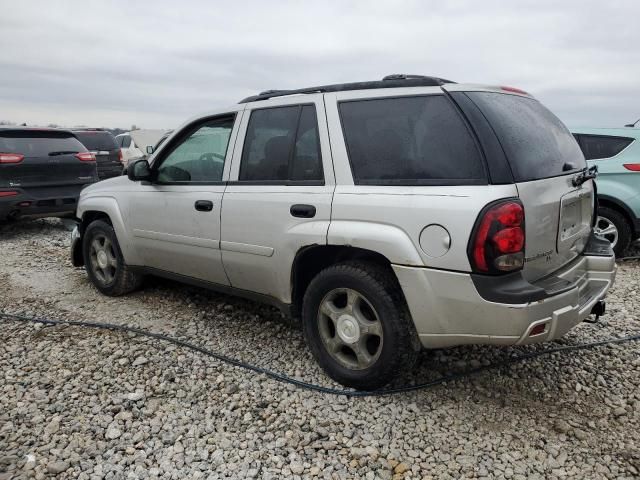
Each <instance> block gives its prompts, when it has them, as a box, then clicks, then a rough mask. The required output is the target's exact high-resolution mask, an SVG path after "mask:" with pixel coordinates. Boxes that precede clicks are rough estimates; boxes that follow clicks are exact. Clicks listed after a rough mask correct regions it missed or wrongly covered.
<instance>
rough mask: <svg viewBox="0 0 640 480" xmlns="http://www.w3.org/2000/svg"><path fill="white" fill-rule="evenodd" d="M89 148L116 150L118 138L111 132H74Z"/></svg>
mask: <svg viewBox="0 0 640 480" xmlns="http://www.w3.org/2000/svg"><path fill="white" fill-rule="evenodd" d="M73 133H74V135H75V136H76V137H78V139H79V140H80V141H81V142H82V143H83V145H84V146H85V147H87V149H88V150H115V149H117V148H118V144H117V143H116V139H115V137H114V136H113V135H111V134H110V133H109V132H73Z"/></svg>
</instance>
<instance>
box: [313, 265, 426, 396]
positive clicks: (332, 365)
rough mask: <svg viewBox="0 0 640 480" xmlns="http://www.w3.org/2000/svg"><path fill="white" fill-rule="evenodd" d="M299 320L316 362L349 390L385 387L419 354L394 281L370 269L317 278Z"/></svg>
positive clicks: (334, 269)
mask: <svg viewBox="0 0 640 480" xmlns="http://www.w3.org/2000/svg"><path fill="white" fill-rule="evenodd" d="M302 320H303V330H304V334H305V338H306V340H307V344H308V345H309V348H310V349H311V352H312V354H313V356H314V357H315V359H316V361H317V362H318V363H319V364H320V366H321V367H322V368H323V369H324V370H325V371H326V372H327V374H328V375H329V376H330V377H331V378H333V379H334V380H336V381H338V382H340V383H341V384H343V385H345V386H348V387H353V388H357V389H366V390H373V389H376V388H380V387H382V386H384V385H386V384H387V383H389V382H390V381H391V380H393V379H394V378H396V377H397V376H399V375H401V374H402V372H403V371H406V370H407V369H409V368H410V367H411V366H412V365H413V364H414V362H415V360H416V358H417V352H418V351H419V348H420V346H419V341H418V338H417V335H416V332H415V328H414V326H413V322H412V320H411V318H410V316H409V313H408V311H407V307H406V304H405V301H404V298H403V296H402V292H401V290H400V287H399V285H398V284H397V281H396V279H395V277H394V276H393V274H392V272H390V271H389V270H388V269H387V268H384V267H382V266H379V265H377V264H373V263H365V262H354V263H344V264H339V265H334V266H331V267H328V268H326V269H325V270H323V271H322V272H320V273H319V274H318V275H317V276H316V277H315V278H314V279H313V280H312V281H311V283H310V284H309V287H308V288H307V291H306V292H305V295H304V300H303V309H302Z"/></svg>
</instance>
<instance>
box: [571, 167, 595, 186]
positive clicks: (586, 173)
mask: <svg viewBox="0 0 640 480" xmlns="http://www.w3.org/2000/svg"><path fill="white" fill-rule="evenodd" d="M597 176H598V166H597V165H594V166H593V167H591V168H586V167H585V168H584V170H582V171H581V172H580V173H579V174H578V175H576V176H575V177H573V180H572V181H571V183H573V186H574V187H579V186H580V185H582V184H583V183H584V182H586V181H587V180H591V179H593V178H596V177H597Z"/></svg>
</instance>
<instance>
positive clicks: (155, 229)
mask: <svg viewBox="0 0 640 480" xmlns="http://www.w3.org/2000/svg"><path fill="white" fill-rule="evenodd" d="M239 115H240V113H239V112H232V113H229V114H226V115H217V116H214V117H208V118H206V119H201V120H198V122H196V123H194V124H192V125H189V126H187V127H186V128H184V129H183V131H182V132H181V134H179V135H177V136H176V137H174V138H173V139H172V141H171V144H169V145H167V146H166V147H165V148H163V149H162V151H161V152H159V154H158V157H156V158H155V159H154V162H153V165H152V168H151V171H152V181H151V182H150V183H149V184H147V185H145V184H140V185H139V186H138V190H137V191H136V193H135V195H134V198H133V199H132V202H131V204H130V216H131V225H132V235H133V239H134V242H135V246H136V249H137V250H138V252H139V253H140V255H141V256H142V258H143V260H144V264H145V266H146V267H148V268H151V269H157V270H159V271H160V272H158V273H162V272H170V273H173V274H178V275H181V276H183V277H188V278H195V279H199V280H204V281H207V282H213V283H217V284H222V285H228V284H229V281H228V279H227V276H226V275H225V273H224V269H223V268H222V259H221V255H220V208H221V206H222V195H223V193H224V189H225V180H226V178H228V171H229V168H228V165H229V162H228V161H227V157H229V158H230V157H231V151H232V148H228V147H229V145H233V139H234V138H235V136H236V134H237V130H238V124H239V122H238V121H237V120H236V117H237V116H238V117H239ZM188 278H184V280H188Z"/></svg>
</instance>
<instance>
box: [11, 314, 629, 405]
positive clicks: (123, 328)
mask: <svg viewBox="0 0 640 480" xmlns="http://www.w3.org/2000/svg"><path fill="white" fill-rule="evenodd" d="M0 319H4V320H5V321H17V322H25V323H26V322H29V323H42V324H44V325H70V326H76V327H86V328H97V329H103V330H112V331H119V332H129V333H133V334H136V335H141V336H144V337H149V338H154V339H156V340H162V341H164V342H169V343H173V344H174V345H178V346H180V347H184V348H188V349H190V350H193V351H196V352H199V353H202V354H204V355H207V356H209V357H212V358H215V359H216V360H219V361H221V362H224V363H228V364H230V365H233V366H234V367H240V368H244V369H245V370H249V371H252V372H255V373H261V374H264V375H266V376H267V377H269V378H272V379H273V380H276V381H278V382H282V383H288V384H291V385H295V386H296V387H300V388H304V389H307V390H313V391H316V392H320V393H325V394H330V395H343V396H349V397H372V396H381V395H391V394H395V393H406V392H412V391H415V390H423V389H427V388H433V387H435V386H437V385H441V384H443V383H446V382H452V381H455V380H460V379H463V378H466V377H469V376H471V375H476V374H478V373H481V372H484V371H487V370H492V369H496V368H500V367H505V366H509V365H513V364H515V363H519V362H523V361H525V360H530V359H533V358H537V357H541V356H543V355H550V354H552V353H558V352H572V351H576V350H586V349H589V348H596V347H601V346H604V345H612V344H619V343H627V342H632V341H637V340H640V333H638V334H635V335H629V336H626V337H621V338H609V339H606V340H600V341H596V342H589V343H582V344H579V345H566V346H560V347H552V348H546V349H544V350H539V351H537V352H531V353H524V354H521V355H517V356H515V357H511V358H508V359H506V360H503V361H501V362H498V363H494V364H490V365H485V366H481V367H478V368H473V369H471V370H467V371H465V372H460V373H453V374H450V375H446V376H444V377H440V378H438V379H436V380H432V381H430V382H424V383H418V384H415V385H408V386H405V387H398V388H389V389H384V390H374V391H363V390H346V389H337V388H329V387H323V386H322V385H316V384H313V383H308V382H303V381H301V380H297V379H295V378H292V377H289V376H287V375H284V374H282V373H278V372H275V371H273V370H269V369H266V368H263V367H258V366H256V365H251V364H249V363H245V362H243V361H241V360H237V359H235V358H232V357H228V356H226V355H223V354H220V353H216V352H214V351H212V350H209V349H207V348H204V347H201V346H199V345H195V344H193V343H189V342H186V341H184V340H180V339H178V338H174V337H169V336H167V335H163V334H161V333H154V332H149V331H147V330H143V329H141V328H137V327H129V326H127V325H115V324H112V323H98V322H83V321H73V320H52V319H49V318H34V317H27V316H24V315H17V314H11V313H2V312H0Z"/></svg>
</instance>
